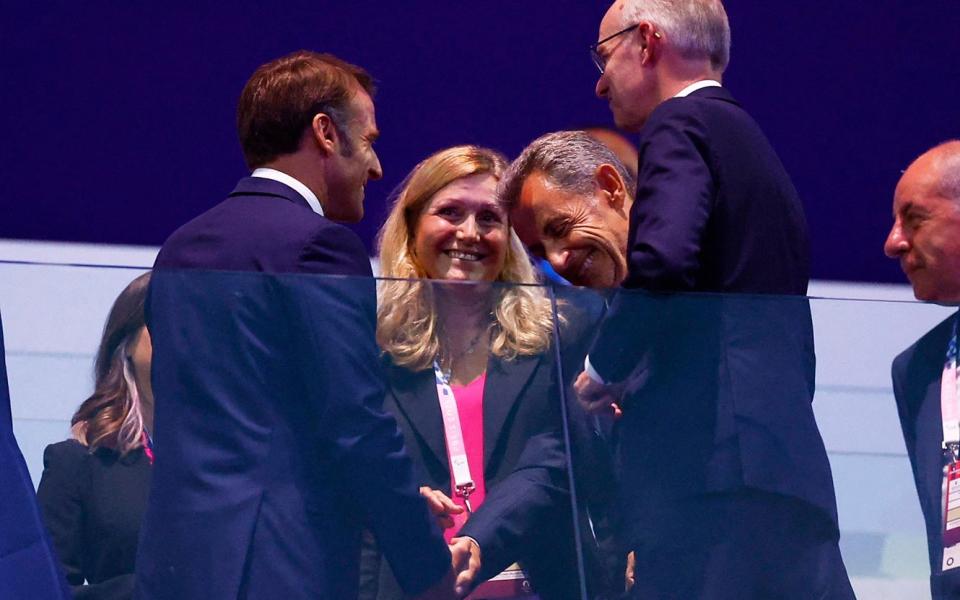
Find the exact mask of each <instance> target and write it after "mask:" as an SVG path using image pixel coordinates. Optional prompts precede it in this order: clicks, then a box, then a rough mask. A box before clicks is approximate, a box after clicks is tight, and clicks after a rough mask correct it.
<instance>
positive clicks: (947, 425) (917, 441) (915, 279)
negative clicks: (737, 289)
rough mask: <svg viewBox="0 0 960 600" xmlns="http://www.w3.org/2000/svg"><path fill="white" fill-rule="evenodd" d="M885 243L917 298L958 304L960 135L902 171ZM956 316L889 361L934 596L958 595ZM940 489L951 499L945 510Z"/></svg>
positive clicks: (959, 396) (959, 408) (959, 451)
mask: <svg viewBox="0 0 960 600" xmlns="http://www.w3.org/2000/svg"><path fill="white" fill-rule="evenodd" d="M883 250H884V252H885V253H886V254H887V256H889V257H890V258H896V259H899V261H900V266H901V267H902V268H903V272H904V273H906V275H907V278H908V279H909V280H910V283H911V285H912V286H913V293H914V295H915V296H916V297H917V299H918V300H925V301H927V302H936V303H939V304H946V305H950V306H957V305H958V304H960V140H953V141H950V142H946V143H944V144H940V145H939V146H937V147H935V148H933V149H931V150H930V151H928V152H926V153H924V154H922V155H921V156H920V157H919V158H918V159H917V160H915V161H914V162H913V164H911V165H910V167H909V168H908V169H907V170H906V171H904V173H903V177H901V178H900V182H899V183H898V184H897V189H896V191H895V192H894V196H893V227H892V228H891V229H890V234H889V235H888V236H887V241H886V243H885V244H884V247H883ZM958 318H960V317H958V316H957V314H953V315H951V316H950V318H948V319H946V320H945V321H943V322H942V323H940V324H939V325H937V326H936V327H934V328H933V329H932V330H930V331H929V332H927V334H926V335H924V336H923V337H922V338H920V340H919V341H918V342H917V343H916V344H914V345H913V346H911V347H909V348H907V349H906V350H905V351H904V352H903V353H902V354H900V355H899V356H898V357H897V358H896V359H894V361H893V391H894V395H895V396H896V399H897V411H898V412H899V414H900V426H901V428H902V429H903V438H904V441H905V442H906V445H907V452H908V454H909V455H910V465H911V466H912V467H913V476H914V480H915V483H916V486H917V495H918V496H919V497H920V508H921V509H922V510H923V518H924V521H925V522H926V526H927V549H928V553H929V558H930V589H931V592H932V594H933V598H934V599H935V600H939V599H946V598H960V527H958V526H957V524H956V519H957V515H956V514H954V513H956V508H955V500H954V498H955V496H956V494H957V490H956V487H957V485H958V483H955V482H957V481H960V478H958V477H957V472H958V471H960V428H958V419H960V388H958V385H960V384H958V380H960V378H958V372H957V362H958V361H957V321H958ZM951 473H952V474H953V477H951ZM951 482H954V483H952V484H951ZM945 489H949V493H950V501H949V506H950V507H954V508H950V509H949V510H950V512H949V513H947V515H944V512H943V507H944V506H945V505H946V503H945V502H944V498H942V494H943V490H945ZM947 516H948V517H949V518H945V517H947Z"/></svg>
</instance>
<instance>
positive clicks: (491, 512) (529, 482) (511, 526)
mask: <svg viewBox="0 0 960 600" xmlns="http://www.w3.org/2000/svg"><path fill="white" fill-rule="evenodd" d="M564 466H565V452H564V448H563V440H562V438H561V436H560V433H559V432H558V431H549V432H542V433H539V434H537V435H534V436H531V437H530V438H529V439H528V441H527V444H526V446H525V447H524V450H523V453H522V454H521V456H520V460H519V461H518V462H517V465H516V466H515V467H514V469H513V471H511V472H510V474H509V475H507V476H506V477H504V478H503V479H501V480H500V481H499V482H497V485H496V486H495V487H493V488H492V489H490V490H489V491H488V492H487V496H486V498H485V499H484V501H483V505H482V506H481V507H480V508H479V509H477V511H476V512H475V513H474V514H473V515H472V516H471V517H470V519H469V520H467V522H466V523H465V524H464V526H463V529H461V531H460V535H463V536H469V537H472V538H473V539H475V540H476V541H477V543H478V544H479V545H480V551H481V553H482V558H483V564H482V565H481V571H480V574H479V576H478V577H477V581H478V582H479V581H485V580H487V579H489V578H490V577H493V576H494V575H496V574H497V573H499V572H500V571H502V570H503V569H504V568H506V567H507V566H509V565H510V564H512V563H513V562H516V561H517V560H522V558H523V556H522V552H523V546H524V540H525V539H526V538H529V536H531V535H543V534H545V533H546V532H549V531H551V528H553V530H556V529H557V528H558V527H559V525H558V524H560V523H564V522H565V521H564V519H566V522H571V523H572V517H571V516H570V503H569V489H568V487H567V480H566V476H567V475H566V471H565V469H564ZM572 533H573V532H572V531H571V532H570V534H571V535H572Z"/></svg>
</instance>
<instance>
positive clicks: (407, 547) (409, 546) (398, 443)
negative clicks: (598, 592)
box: [282, 229, 450, 595]
mask: <svg viewBox="0 0 960 600" xmlns="http://www.w3.org/2000/svg"><path fill="white" fill-rule="evenodd" d="M343 231H344V232H347V233H348V234H349V235H332V236H328V237H327V238H323V237H321V238H318V239H317V240H315V241H314V242H313V243H312V245H311V248H310V252H309V253H305V255H304V256H309V257H311V258H310V260H312V261H313V263H312V266H313V267H317V269H315V270H316V271H317V272H321V271H322V272H327V273H329V272H330V270H329V269H324V268H321V267H320V265H323V264H328V263H329V261H331V260H334V258H332V257H337V256H341V257H342V258H341V260H342V261H343V264H344V265H345V266H344V268H343V271H342V272H341V274H353V272H355V271H356V270H360V269H362V267H361V265H366V273H365V275H366V276H365V277H304V276H288V277H284V278H283V279H282V281H283V282H285V289H284V290H283V295H284V297H285V301H286V304H287V308H288V312H289V314H288V318H290V319H292V321H293V323H294V324H295V327H296V328H297V329H298V330H299V331H300V332H302V335H301V336H298V342H297V344H298V345H299V347H298V348H294V349H292V351H294V352H296V353H297V355H298V356H300V357H302V358H304V360H305V361H307V363H308V367H307V368H308V370H309V373H308V378H309V381H308V386H309V387H308V389H307V390H306V392H307V394H308V395H309V398H308V401H309V403H310V404H311V405H312V406H314V407H315V408H316V414H317V415H318V417H317V419H318V422H317V425H316V428H317V431H318V433H319V436H320V443H321V445H322V448H323V451H324V454H325V455H326V456H329V457H331V460H332V462H333V464H335V465H337V470H338V472H339V474H340V477H339V481H338V484H339V485H341V486H343V490H342V494H343V495H344V497H346V498H348V499H349V501H350V502H351V503H352V504H353V505H354V506H356V507H358V508H360V509H361V510H362V511H363V512H364V513H365V520H366V522H367V523H368V525H369V527H370V529H371V531H372V532H373V533H374V535H375V536H376V538H377V541H378V544H379V546H380V549H381V551H382V552H383V554H384V555H385V556H386V557H387V559H388V561H389V562H390V565H391V567H392V568H393V571H394V573H395V575H396V577H397V580H398V581H399V583H400V585H401V587H402V588H403V589H404V591H405V592H406V593H408V594H411V595H415V594H418V593H420V592H422V591H424V590H425V589H427V588H428V587H430V586H431V585H433V584H435V583H436V582H437V581H439V580H440V579H441V578H442V577H443V576H444V575H445V573H446V572H447V570H448V569H449V568H450V553H449V551H448V550H447V547H446V544H445V543H444V541H443V537H442V536H441V534H440V530H439V528H438V527H437V525H436V523H435V522H434V519H433V517H432V516H431V515H430V514H429V513H428V510H427V507H426V503H425V502H424V500H423V499H422V498H421V497H420V495H419V491H418V488H417V486H416V483H415V480H414V476H413V466H412V463H411V460H410V459H409V457H408V455H407V452H406V451H405V449H404V444H403V438H402V436H401V434H400V432H399V430H398V428H397V423H396V421H395V420H394V418H393V417H392V416H390V415H389V414H387V413H386V412H385V411H384V410H383V396H384V387H383V379H382V372H381V366H380V361H379V351H378V349H377V346H376V343H375V337H374V335H375V326H376V325H375V324H376V316H375V312H376V306H375V305H376V296H375V291H376V290H375V282H374V280H373V279H372V278H370V277H369V273H370V269H369V262H368V259H367V258H366V254H365V252H364V251H363V249H362V245H361V244H360V243H359V240H357V239H356V236H354V235H353V234H352V232H349V231H348V230H346V229H343ZM345 254H346V255H347V256H344V255H345ZM309 363H312V364H309Z"/></svg>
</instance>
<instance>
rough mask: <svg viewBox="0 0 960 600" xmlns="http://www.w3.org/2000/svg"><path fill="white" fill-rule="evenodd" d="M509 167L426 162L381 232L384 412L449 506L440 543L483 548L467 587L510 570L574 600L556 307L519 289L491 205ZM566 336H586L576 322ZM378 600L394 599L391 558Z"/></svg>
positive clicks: (503, 219)
mask: <svg viewBox="0 0 960 600" xmlns="http://www.w3.org/2000/svg"><path fill="white" fill-rule="evenodd" d="M504 168H505V164H504V160H503V158H502V157H501V156H500V155H499V154H498V153H496V152H494V151H492V150H488V149H485V148H479V147H476V146H458V147H454V148H449V149H447V150H443V151H441V152H438V153H436V154H434V155H433V156H430V157H429V158H427V159H426V160H424V161H423V162H421V163H420V164H419V165H418V166H417V167H416V168H415V169H414V170H413V172H412V173H411V174H410V175H409V176H408V177H407V179H406V181H405V182H404V184H403V185H402V187H401V191H400V192H399V194H398V196H397V200H396V203H395V205H394V207H393V210H392V211H391V213H390V216H389V217H388V219H387V222H386V224H385V225H384V227H383V230H382V231H381V235H380V261H381V262H380V266H381V271H382V275H383V276H384V277H387V278H397V279H394V280H388V281H384V282H382V283H381V287H380V294H379V295H380V305H379V310H378V331H377V339H378V342H379V343H380V347H381V349H382V350H383V351H384V353H385V356H386V362H387V375H388V382H389V390H388V393H387V396H386V399H385V406H386V408H387V409H388V410H390V411H391V412H392V413H393V414H394V415H396V417H397V421H398V423H399V425H400V429H401V431H403V433H404V437H405V440H406V445H407V449H408V451H409V452H410V454H411V457H412V458H413V460H414V463H415V464H416V466H417V469H418V472H419V474H420V478H421V482H420V483H421V485H422V486H424V487H422V488H421V491H422V492H423V493H424V495H425V496H426V497H427V499H428V501H429V502H430V503H431V505H432V507H434V509H435V510H436V509H437V507H442V506H446V507H448V510H446V511H444V514H443V515H441V519H440V521H441V524H442V525H443V526H444V527H445V528H446V531H445V534H446V538H447V540H448V541H452V542H456V541H459V540H462V539H463V538H468V539H470V540H474V541H476V542H477V544H478V546H479V547H477V545H474V546H473V549H472V551H473V552H474V554H475V555H479V557H480V562H481V568H480V572H479V575H478V577H477V579H476V580H475V582H482V581H484V580H486V579H488V578H490V577H493V576H496V575H497V574H499V573H500V572H501V571H503V570H504V569H505V568H507V567H509V566H510V565H511V564H512V563H515V562H517V563H520V565H521V566H522V568H523V570H524V572H525V573H526V576H527V577H528V578H529V581H530V583H532V585H533V588H534V589H535V591H536V593H537V594H538V595H539V596H540V597H541V598H544V599H553V598H574V597H577V596H578V595H579V592H578V585H579V584H578V581H577V574H576V562H575V555H574V550H573V549H574V544H573V540H574V534H573V519H572V515H571V512H570V504H569V494H568V485H567V473H566V456H565V448H564V443H563V436H562V429H561V428H562V425H561V416H560V402H559V393H558V382H557V377H556V373H555V369H554V367H555V362H554V360H553V357H554V354H553V351H552V349H551V344H552V338H553V311H552V308H551V303H550V300H549V299H548V297H547V295H546V292H545V289H544V288H542V287H539V286H536V285H514V284H535V283H537V276H536V273H535V271H534V269H533V266H532V264H531V262H530V260H529V258H528V257H527V254H526V251H525V249H524V248H523V246H522V245H521V243H520V240H519V238H517V236H516V234H515V233H514V232H513V230H512V229H511V227H510V223H509V216H508V214H507V210H506V208H505V207H504V206H502V205H501V204H500V203H499V202H498V200H497V195H496V187H497V183H498V181H499V178H500V175H501V173H502V172H503V170H504ZM416 279H421V280H422V279H430V280H433V281H432V282H426V281H410V280H416ZM570 323H573V320H572V319H571V320H570ZM588 324H589V322H588V320H587V319H581V320H580V325H579V326H580V327H581V328H582V327H585V326H588ZM565 333H567V334H569V335H564V339H570V340H580V341H581V342H584V341H588V337H587V336H585V335H581V333H582V332H581V331H575V330H574V327H573V326H572V325H569V326H566V327H565ZM566 350H567V349H566V348H565V351H566ZM583 351H584V349H581V350H580V352H577V351H576V350H575V349H573V348H571V349H569V356H571V357H573V356H575V355H579V357H580V358H581V359H582V356H583ZM574 360H575V359H574ZM441 398H450V399H451V401H450V402H448V403H446V405H444V406H442V404H443V402H442V400H441ZM451 404H452V405H455V413H456V416H455V417H454V418H452V419H451V418H450V417H449V415H450V414H452V411H451ZM458 437H462V444H461V443H460V442H458V441H457V438H458ZM448 440H451V441H450V442H449V443H448ZM460 446H462V448H463V452H462V454H460V456H461V457H463V456H465V458H466V463H467V465H468V469H467V470H468V471H469V477H468V478H467V479H468V480H469V482H470V484H472V487H471V485H463V484H464V483H465V482H466V481H467V479H465V478H464V473H463V472H461V473H460V474H459V475H457V474H456V473H453V474H452V471H453V469H452V468H451V456H450V452H451V448H456V447H460ZM456 452H457V450H454V453H456ZM471 543H473V542H471ZM367 559H368V560H367V564H366V565H365V569H368V570H369V556H368V557H367ZM489 585H490V584H487V586H489ZM486 589H487V590H489V587H487V588H486ZM367 590H368V593H370V592H369V588H367ZM375 597H377V598H379V599H381V600H385V599H391V598H399V597H400V591H399V588H398V587H397V585H396V583H395V582H394V581H393V577H392V574H391V573H390V572H389V568H388V567H387V565H386V563H385V562H383V563H382V564H381V567H380V577H379V586H378V589H377V590H376V596H375ZM475 597H476V596H475ZM480 597H491V596H486V595H481V596H480ZM496 597H500V596H496Z"/></svg>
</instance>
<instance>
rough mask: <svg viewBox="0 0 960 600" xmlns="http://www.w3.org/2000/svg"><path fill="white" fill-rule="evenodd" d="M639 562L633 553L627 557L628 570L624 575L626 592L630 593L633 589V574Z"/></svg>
mask: <svg viewBox="0 0 960 600" xmlns="http://www.w3.org/2000/svg"><path fill="white" fill-rule="evenodd" d="M636 566H637V560H636V557H635V556H634V554H633V552H631V553H630V554H628V555H627V570H626V571H625V572H624V574H623V585H624V589H625V590H626V591H628V592H629V591H630V588H632V587H633V584H634V583H635V581H636V580H635V579H634V578H633V572H634V570H635V569H636Z"/></svg>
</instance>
